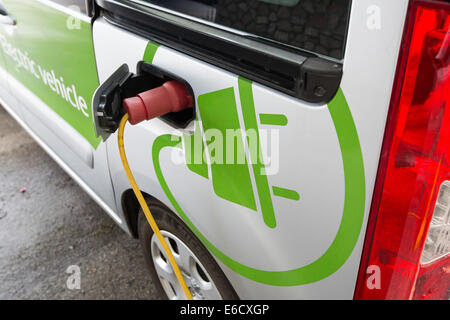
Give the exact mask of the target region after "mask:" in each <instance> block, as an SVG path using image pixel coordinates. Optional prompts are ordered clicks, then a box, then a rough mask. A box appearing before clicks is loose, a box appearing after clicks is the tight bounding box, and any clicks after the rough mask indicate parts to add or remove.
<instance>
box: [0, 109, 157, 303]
mask: <svg viewBox="0 0 450 320" xmlns="http://www.w3.org/2000/svg"><path fill="white" fill-rule="evenodd" d="M71 266H76V267H71ZM68 268H69V271H70V272H71V273H67V270H68ZM78 268H79V269H78ZM74 270H75V273H73V272H74ZM78 270H79V271H80V273H79V275H80V277H79V279H80V282H79V284H80V286H79V287H80V289H76V287H77V284H78V282H77V280H78V278H77V275H78V272H77V271H78ZM68 282H69V286H68ZM69 287H70V288H71V289H70V288H69ZM157 298H159V297H158V295H157V293H156V290H155V289H154V287H153V284H152V283H151V280H150V276H149V275H148V271H147V268H146V265H145V261H144V257H143V255H142V252H141V248H140V246H139V242H138V241H137V240H135V239H132V238H131V237H129V236H128V235H127V234H126V233H125V232H123V231H122V230H121V229H120V228H119V227H118V226H116V225H115V223H114V222H113V220H112V219H111V218H109V216H108V215H107V214H106V213H105V212H104V211H103V210H102V209H101V208H100V207H99V206H98V205H97V204H96V203H95V202H94V201H93V200H91V198H90V197H89V196H88V195H87V194H86V193H85V192H84V191H83V190H82V189H81V188H80V187H79V186H78V185H77V184H76V183H75V182H74V181H73V180H72V179H71V178H70V177H69V176H68V175H67V174H66V173H65V172H64V171H63V170H62V169H61V168H60V167H59V166H58V165H57V164H56V163H55V162H54V161H53V160H52V159H51V158H50V157H49V156H48V155H47V154H46V153H45V152H44V151H43V150H42V149H41V148H40V147H39V145H38V144H36V143H35V142H34V140H33V139H32V138H31V137H30V136H29V135H28V134H27V133H26V132H25V131H24V130H23V129H22V128H21V127H20V125H19V124H17V122H16V121H15V120H14V119H13V118H11V117H10V115H9V114H8V113H7V112H6V111H5V110H4V109H3V108H2V107H1V106H0V299H157Z"/></svg>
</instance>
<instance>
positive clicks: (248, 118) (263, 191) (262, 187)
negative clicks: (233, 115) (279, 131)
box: [238, 77, 277, 228]
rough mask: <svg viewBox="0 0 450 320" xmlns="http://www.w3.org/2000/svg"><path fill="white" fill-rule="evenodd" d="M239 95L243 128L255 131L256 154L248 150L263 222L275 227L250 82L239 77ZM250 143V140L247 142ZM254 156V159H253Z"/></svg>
mask: <svg viewBox="0 0 450 320" xmlns="http://www.w3.org/2000/svg"><path fill="white" fill-rule="evenodd" d="M238 85H239V95H240V98H241V107H242V114H243V116H244V124H245V129H246V130H247V131H254V132H255V138H256V141H254V142H253V143H255V145H256V147H257V148H258V149H257V152H256V155H255V154H254V152H250V156H251V157H252V159H251V160H252V167H253V174H254V175H255V182H256V189H257V190H258V195H259V203H260V205H261V212H262V216H263V219H264V222H265V224H266V225H267V226H268V227H270V228H275V227H276V226H277V222H276V220H275V213H274V210H273V203H272V196H271V194H270V189H269V183H268V181H267V176H266V175H265V174H264V173H265V168H266V167H265V165H264V163H263V161H262V154H261V147H260V145H261V144H260V138H259V132H258V124H257V122H256V113H255V105H254V102H253V90H252V82H251V81H249V80H247V79H244V78H241V77H239V80H238ZM249 144H250V142H249ZM255 158H256V159H255Z"/></svg>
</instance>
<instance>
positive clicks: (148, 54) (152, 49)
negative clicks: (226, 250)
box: [143, 41, 159, 63]
mask: <svg viewBox="0 0 450 320" xmlns="http://www.w3.org/2000/svg"><path fill="white" fill-rule="evenodd" d="M158 47H159V44H157V43H156V42H153V41H149V42H148V44H147V47H146V48H145V52H144V57H143V60H144V61H145V62H148V63H153V59H154V58H155V54H156V51H157V50H158Z"/></svg>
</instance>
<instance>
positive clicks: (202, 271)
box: [138, 201, 238, 300]
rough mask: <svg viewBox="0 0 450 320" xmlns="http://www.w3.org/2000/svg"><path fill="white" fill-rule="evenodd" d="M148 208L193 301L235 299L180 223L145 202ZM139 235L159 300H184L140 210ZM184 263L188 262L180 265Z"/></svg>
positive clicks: (222, 276)
mask: <svg viewBox="0 0 450 320" xmlns="http://www.w3.org/2000/svg"><path fill="white" fill-rule="evenodd" d="M147 204H148V206H149V209H150V211H151V213H152V215H153V217H154V218H155V221H156V223H157V224H158V226H159V228H160V230H161V233H162V234H163V236H164V237H165V238H166V241H167V240H169V241H167V242H168V244H169V247H170V248H171V249H172V253H173V254H174V256H175V258H176V260H177V263H178V264H179V267H180V269H181V271H182V274H183V275H184V278H185V280H186V283H187V285H188V287H189V289H190V291H191V293H192V295H193V297H194V299H196V300H202V299H224V300H236V299H238V296H237V294H236V292H235V291H234V289H233V287H232V286H231V284H230V283H229V281H228V279H227V278H226V277H225V274H224V273H223V271H222V270H221V269H220V267H219V266H218V265H217V263H216V261H215V260H214V258H213V257H212V256H211V254H210V253H209V252H208V250H207V249H206V248H205V246H204V245H203V244H202V243H201V242H200V240H199V239H198V238H197V237H196V236H195V235H194V234H193V233H192V231H191V230H190V229H189V228H188V227H187V226H186V225H185V224H184V223H183V222H182V221H181V219H180V218H178V217H177V216H176V215H175V214H173V213H172V212H171V211H170V210H169V209H168V208H167V207H166V206H164V205H163V204H161V203H155V202H153V201H152V202H149V201H147ZM138 234H139V240H140V243H141V246H142V248H143V251H144V256H145V260H146V263H147V266H148V268H149V270H150V275H151V278H152V280H153V283H154V284H155V285H156V287H157V288H158V291H159V292H160V293H161V296H162V297H163V298H165V299H185V298H186V297H185V296H184V294H183V293H182V291H181V288H180V287H179V284H178V281H177V280H176V278H175V275H174V273H173V270H172V267H171V266H170V265H169V262H168V260H167V258H166V257H165V253H163V252H164V251H163V250H162V249H161V247H160V246H159V242H157V240H156V236H154V233H153V231H152V229H151V228H150V225H149V224H148V222H147V219H146V217H145V215H144V212H143V211H142V209H140V210H139V217H138ZM152 248H153V251H152ZM158 249H159V250H158ZM188 256H189V258H186V257H188ZM185 261H189V262H187V263H183V262H185Z"/></svg>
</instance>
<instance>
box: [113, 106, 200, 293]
mask: <svg viewBox="0 0 450 320" xmlns="http://www.w3.org/2000/svg"><path fill="white" fill-rule="evenodd" d="M127 121H128V114H125V115H124V116H123V117H122V120H120V125H119V132H118V142H119V153H120V159H121V160H122V165H123V169H124V170H125V173H126V175H127V178H128V181H129V182H130V184H131V188H133V191H134V194H135V195H136V198H137V199H138V201H139V204H140V205H141V207H142V210H143V211H144V214H145V217H146V218H147V221H148V223H149V224H150V227H151V228H152V230H153V232H154V233H155V235H156V237H157V238H158V241H159V243H160V244H161V246H162V247H163V249H164V252H165V253H166V255H167V257H168V258H169V261H170V265H171V266H172V268H173V270H174V272H175V275H176V277H177V279H178V282H179V283H180V285H181V288H182V289H183V291H184V294H185V295H186V297H187V299H188V300H193V298H192V294H191V292H190V291H189V288H188V287H187V285H186V282H185V281H184V278H183V275H182V274H181V271H180V268H179V267H178V265H177V262H176V261H175V258H174V257H173V254H172V251H170V249H169V246H168V245H167V242H166V240H165V239H164V237H163V235H162V234H161V232H160V231H159V228H158V225H157V224H156V221H155V219H154V218H153V216H152V213H151V212H150V209H149V208H148V206H147V202H145V199H144V196H143V195H142V193H141V191H140V190H139V187H138V185H137V183H136V180H134V177H133V174H132V173H131V170H130V166H129V164H128V160H127V156H126V154H125V146H124V143H123V133H124V131H125V125H126V123H127Z"/></svg>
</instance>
